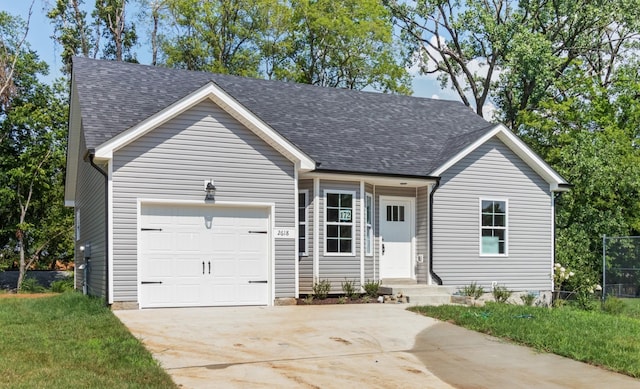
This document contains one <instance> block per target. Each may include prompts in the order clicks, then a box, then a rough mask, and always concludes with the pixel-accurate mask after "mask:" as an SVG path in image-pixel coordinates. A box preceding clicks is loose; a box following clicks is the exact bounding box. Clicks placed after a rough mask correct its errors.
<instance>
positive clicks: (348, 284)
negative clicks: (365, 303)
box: [342, 278, 358, 299]
mask: <svg viewBox="0 0 640 389" xmlns="http://www.w3.org/2000/svg"><path fill="white" fill-rule="evenodd" d="M342 291H343V292H344V295H345V296H346V297H348V298H351V299H354V298H357V297H358V292H357V291H356V282H355V280H351V281H348V280H347V279H346V278H345V279H344V282H342Z"/></svg>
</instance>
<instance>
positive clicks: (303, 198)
mask: <svg viewBox="0 0 640 389" xmlns="http://www.w3.org/2000/svg"><path fill="white" fill-rule="evenodd" d="M308 197H309V192H308V191H306V190H301V191H299V192H298V251H299V255H303V256H305V255H307V253H308V249H309V246H308V241H307V201H308V200H307V198H308Z"/></svg>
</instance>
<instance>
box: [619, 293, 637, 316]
mask: <svg viewBox="0 0 640 389" xmlns="http://www.w3.org/2000/svg"><path fill="white" fill-rule="evenodd" d="M622 301H623V302H624V305H625V310H624V311H623V314H624V315H627V316H629V317H634V318H636V319H640V298H635V299H622Z"/></svg>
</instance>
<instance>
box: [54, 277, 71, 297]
mask: <svg viewBox="0 0 640 389" xmlns="http://www.w3.org/2000/svg"><path fill="white" fill-rule="evenodd" d="M73 288H74V285H73V277H67V278H65V279H62V280H57V281H53V282H52V283H51V288H50V289H51V291H52V292H53V293H64V292H67V291H72V290H73Z"/></svg>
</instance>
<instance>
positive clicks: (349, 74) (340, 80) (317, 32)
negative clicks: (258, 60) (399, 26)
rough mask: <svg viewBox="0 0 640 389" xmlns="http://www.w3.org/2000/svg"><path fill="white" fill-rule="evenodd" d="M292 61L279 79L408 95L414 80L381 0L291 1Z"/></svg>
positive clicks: (280, 68)
mask: <svg viewBox="0 0 640 389" xmlns="http://www.w3.org/2000/svg"><path fill="white" fill-rule="evenodd" d="M291 8H292V10H293V18H292V24H293V25H292V26H291V31H290V33H289V36H288V41H289V42H290V43H289V44H288V47H289V49H290V53H289V55H288V57H289V58H288V59H287V61H285V62H284V63H283V64H280V65H279V66H278V68H276V70H275V74H276V77H277V78H280V79H285V80H292V81H296V82H302V83H306V84H313V85H320V86H329V87H338V88H348V89H358V90H359V89H364V88H366V87H372V88H374V89H377V90H381V91H385V92H387V91H388V92H396V93H409V92H410V88H409V84H410V80H409V76H408V73H407V72H406V70H405V68H404V66H403V65H402V64H401V63H400V62H402V61H400V57H401V54H402V53H398V52H397V51H396V49H395V47H396V46H395V45H394V40H393V36H392V28H393V26H392V23H391V14H390V13H389V11H388V10H387V9H386V8H385V7H384V6H383V5H382V4H381V3H380V2H379V1H376V0H345V1H332V0H317V1H311V0H304V1H295V2H292V3H291Z"/></svg>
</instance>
